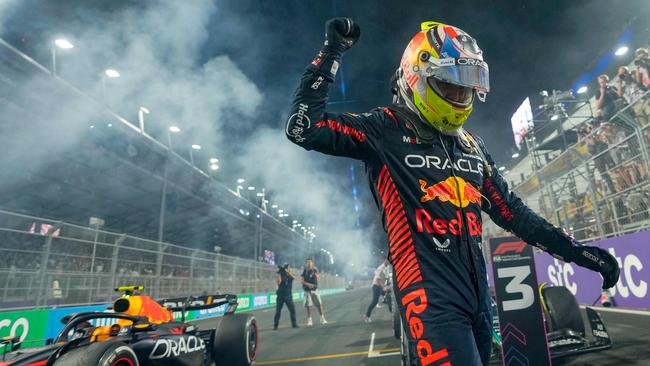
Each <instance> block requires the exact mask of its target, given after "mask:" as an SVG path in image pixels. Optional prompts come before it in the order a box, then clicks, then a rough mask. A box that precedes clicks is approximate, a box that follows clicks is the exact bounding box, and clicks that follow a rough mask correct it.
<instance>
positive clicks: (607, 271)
mask: <svg viewBox="0 0 650 366" xmlns="http://www.w3.org/2000/svg"><path fill="white" fill-rule="evenodd" d="M572 259H573V260H572V262H574V263H575V264H577V265H579V266H580V267H584V268H587V269H590V270H592V271H594V272H598V273H600V275H601V276H603V289H608V288H610V287H614V286H615V285H616V283H617V282H618V277H619V275H620V273H621V270H620V269H619V267H618V262H616V258H614V257H613V256H612V255H611V254H609V252H608V251H606V250H604V249H600V248H598V247H591V246H580V245H576V246H575V247H574V248H573V258H572Z"/></svg>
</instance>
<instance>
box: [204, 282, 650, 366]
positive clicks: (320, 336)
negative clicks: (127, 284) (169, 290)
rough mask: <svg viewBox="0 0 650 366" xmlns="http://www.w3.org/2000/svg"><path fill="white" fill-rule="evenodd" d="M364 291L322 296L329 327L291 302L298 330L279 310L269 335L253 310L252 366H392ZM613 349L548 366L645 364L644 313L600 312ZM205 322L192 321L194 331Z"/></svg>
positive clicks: (393, 344) (386, 328)
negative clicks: (366, 316) (256, 337)
mask: <svg viewBox="0 0 650 366" xmlns="http://www.w3.org/2000/svg"><path fill="white" fill-rule="evenodd" d="M370 295H371V292H370V289H369V288H368V289H357V290H352V291H347V292H345V293H341V294H336V295H331V296H328V297H324V298H323V303H324V304H325V313H326V317H327V320H328V321H329V324H326V325H320V324H318V317H317V316H315V317H314V320H315V324H314V326H313V327H307V324H306V312H305V309H304V307H302V306H301V305H302V304H299V303H296V312H297V316H298V322H299V325H300V328H299V329H292V328H291V327H290V322H289V312H288V311H287V310H286V308H285V309H284V310H283V313H282V319H281V320H280V329H279V330H277V331H274V330H273V329H272V328H273V315H274V312H275V309H272V308H268V309H262V310H256V311H253V312H252V314H254V315H255V317H256V318H257V321H258V325H259V328H260V343H259V352H258V357H257V363H256V365H288V366H291V365H305V366H324V365H337V366H347V365H350V366H352V365H372V366H388V365H390V366H396V365H399V364H400V361H399V354H398V352H399V342H398V340H396V339H395V338H393V333H392V332H393V330H392V322H391V315H390V313H389V312H388V309H387V308H386V307H385V306H384V307H382V308H379V309H375V311H374V313H373V316H372V318H373V321H372V323H369V324H366V323H364V322H362V321H361V314H362V313H363V312H365V309H366V307H367V305H368V302H369V301H370ZM600 313H601V315H602V318H603V321H604V323H605V326H606V327H607V329H608V331H609V333H610V336H611V337H612V339H613V341H614V346H613V347H612V348H611V349H609V350H605V351H601V352H598V353H592V354H586V355H582V356H578V357H575V358H571V359H565V360H562V361H556V362H555V363H554V365H566V366H588V365H589V366H605V365H608V366H609V365H624V366H637V365H638V366H641V365H650V347H649V346H650V313H647V314H621V313H616V312H611V311H607V312H606V311H601V312H600ZM204 322H209V320H201V321H197V324H198V325H199V327H200V326H201V324H202V323H204Z"/></svg>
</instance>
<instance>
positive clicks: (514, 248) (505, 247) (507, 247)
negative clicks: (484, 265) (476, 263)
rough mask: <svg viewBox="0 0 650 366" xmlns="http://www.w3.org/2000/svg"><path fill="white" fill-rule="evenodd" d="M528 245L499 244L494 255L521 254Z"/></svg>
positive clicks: (512, 242)
mask: <svg viewBox="0 0 650 366" xmlns="http://www.w3.org/2000/svg"><path fill="white" fill-rule="evenodd" d="M525 247H526V243H525V242H523V241H507V242H505V243H501V244H499V246H498V247H497V248H496V249H495V250H494V252H493V253H492V255H497V254H505V253H509V252H512V253H521V252H523V251H524V248H525Z"/></svg>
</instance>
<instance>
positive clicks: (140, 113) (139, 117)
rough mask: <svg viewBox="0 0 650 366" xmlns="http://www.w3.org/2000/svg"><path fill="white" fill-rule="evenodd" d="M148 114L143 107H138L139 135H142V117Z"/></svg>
mask: <svg viewBox="0 0 650 366" xmlns="http://www.w3.org/2000/svg"><path fill="white" fill-rule="evenodd" d="M145 114H149V110H148V109H147V108H145V107H142V106H140V109H138V122H140V133H142V134H143V135H144V115H145Z"/></svg>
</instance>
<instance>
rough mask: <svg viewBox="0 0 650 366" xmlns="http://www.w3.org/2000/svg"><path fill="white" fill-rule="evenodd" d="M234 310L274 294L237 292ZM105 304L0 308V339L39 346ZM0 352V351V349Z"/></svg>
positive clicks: (268, 300) (197, 313) (218, 311)
mask: <svg viewBox="0 0 650 366" xmlns="http://www.w3.org/2000/svg"><path fill="white" fill-rule="evenodd" d="M344 291H345V289H344V288H328V289H321V290H320V293H321V295H323V296H325V295H331V294H335V293H339V292H344ZM293 299H294V301H300V300H302V299H303V292H302V291H293ZM237 301H238V306H237V312H242V311H247V310H254V309H260V308H265V307H269V306H275V303H276V296H275V293H269V292H267V293H258V294H240V295H237ZM107 307H108V305H107V304H104V305H89V306H70V307H60V308H54V309H35V310H21V311H3V312H0V338H2V337H6V336H20V338H21V339H22V340H24V341H25V343H24V344H23V347H34V346H41V345H43V344H44V342H43V340H45V339H47V338H54V337H56V336H57V335H58V334H59V332H60V331H61V329H63V324H62V323H61V318H63V317H64V316H66V315H69V314H74V313H80V312H86V311H105V310H107ZM225 311H226V306H219V307H215V308H212V309H203V310H191V311H186V312H185V320H194V319H201V318H208V317H215V316H222V315H223V314H224V313H225ZM181 315H182V314H181V313H180V312H174V318H175V319H176V320H180V319H181ZM110 321H112V320H110V319H98V320H95V321H93V322H95V324H94V325H96V326H100V325H108V323H107V322H110ZM0 354H2V350H1V349H0Z"/></svg>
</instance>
